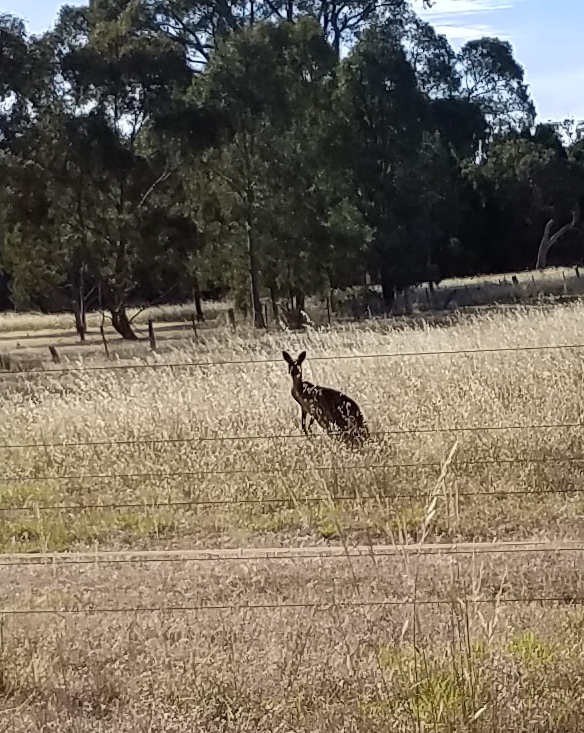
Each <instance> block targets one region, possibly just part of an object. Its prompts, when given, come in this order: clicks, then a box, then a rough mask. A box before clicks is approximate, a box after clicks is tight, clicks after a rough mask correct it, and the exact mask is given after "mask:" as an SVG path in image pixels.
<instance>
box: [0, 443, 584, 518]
mask: <svg viewBox="0 0 584 733" xmlns="http://www.w3.org/2000/svg"><path fill="white" fill-rule="evenodd" d="M582 462H584V455H583V456H562V457H557V458H556V457H554V456H549V457H545V456H544V457H539V458H538V457H535V456H533V457H531V456H525V457H521V458H484V459H478V460H474V461H452V462H451V463H449V464H448V465H449V467H450V466H464V467H469V466H496V465H513V464H520V465H526V464H545V463H582ZM441 465H442V463H441V462H440V461H421V462H420V461H417V462H414V463H364V464H348V465H347V464H340V465H338V466H332V465H331V466H305V467H299V466H279V467H278V468H252V469H249V468H237V469H225V470H223V469H221V470H214V469H213V470H207V469H200V470H199V469H198V470H195V471H139V472H137V473H85V474H83V473H82V474H70V475H60V474H56V475H50V474H45V475H41V476H2V475H0V482H5V483H29V482H30V483H36V482H38V481H57V482H61V481H88V480H91V481H96V480H110V479H142V478H155V479H164V478H188V477H194V476H197V477H200V476H255V475H258V476H283V475H285V474H287V473H301V474H303V473H321V472H322V473H326V472H327V471H339V472H344V471H371V470H377V469H382V470H389V469H394V468H395V469H412V468H414V469H418V468H439V467H440V466H441ZM0 508H1V507H0Z"/></svg>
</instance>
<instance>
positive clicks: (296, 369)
mask: <svg viewBox="0 0 584 733" xmlns="http://www.w3.org/2000/svg"><path fill="white" fill-rule="evenodd" d="M282 356H283V357H284V361H285V362H286V363H287V364H288V372H289V374H290V376H291V377H292V380H293V381H294V382H296V381H302V362H303V361H304V359H306V351H303V352H302V353H301V354H300V356H299V357H298V359H296V360H294V359H293V358H292V357H291V356H290V354H289V353H288V352H287V351H283V352H282Z"/></svg>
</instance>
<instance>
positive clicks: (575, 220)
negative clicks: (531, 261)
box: [535, 208, 580, 270]
mask: <svg viewBox="0 0 584 733" xmlns="http://www.w3.org/2000/svg"><path fill="white" fill-rule="evenodd" d="M579 222H580V212H579V211H578V209H577V208H576V209H574V210H573V211H572V220H571V221H570V222H569V223H568V224H564V226H563V227H561V228H560V229H558V231H557V232H556V233H555V234H552V235H551V236H550V232H551V230H552V227H553V225H554V223H555V222H554V220H553V219H550V220H549V221H548V223H547V224H546V225H545V229H544V230H543V236H542V238H541V242H540V243H539V249H538V251H537V261H536V263H535V267H536V269H537V270H543V269H544V268H545V266H546V264H547V256H548V253H549V251H550V249H551V248H552V247H553V246H554V244H555V243H556V242H557V241H558V240H559V239H560V238H561V237H563V235H564V234H565V233H566V232H567V231H569V230H570V229H575V228H576V227H577V226H578V224H579Z"/></svg>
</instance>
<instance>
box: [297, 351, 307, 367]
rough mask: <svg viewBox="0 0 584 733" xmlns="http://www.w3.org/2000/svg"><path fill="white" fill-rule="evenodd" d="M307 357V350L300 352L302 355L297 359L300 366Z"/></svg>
mask: <svg viewBox="0 0 584 733" xmlns="http://www.w3.org/2000/svg"><path fill="white" fill-rule="evenodd" d="M305 359H306V351H303V352H302V353H301V354H300V356H299V357H298V359H296V363H297V364H298V366H300V365H301V364H302V362H303V361H304V360H305Z"/></svg>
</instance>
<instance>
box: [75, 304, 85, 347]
mask: <svg viewBox="0 0 584 733" xmlns="http://www.w3.org/2000/svg"><path fill="white" fill-rule="evenodd" d="M73 315H74V316H75V330H76V331H77V333H78V334H79V340H80V341H85V334H86V332H87V321H86V319H85V308H84V307H83V305H82V304H81V303H79V302H78V301H77V299H75V300H74V301H73Z"/></svg>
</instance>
